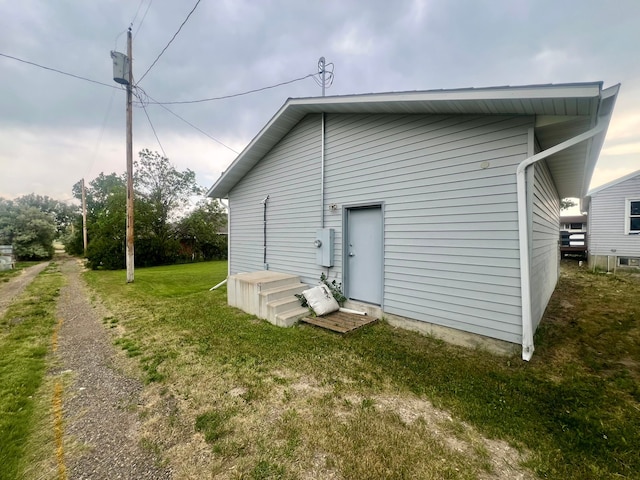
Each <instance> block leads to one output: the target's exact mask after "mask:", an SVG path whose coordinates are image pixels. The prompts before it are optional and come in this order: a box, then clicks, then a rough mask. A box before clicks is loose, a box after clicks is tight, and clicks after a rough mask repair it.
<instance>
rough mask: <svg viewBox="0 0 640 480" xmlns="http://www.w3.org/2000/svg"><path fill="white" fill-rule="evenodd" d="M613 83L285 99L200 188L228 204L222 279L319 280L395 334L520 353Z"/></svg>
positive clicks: (529, 348)
mask: <svg viewBox="0 0 640 480" xmlns="http://www.w3.org/2000/svg"><path fill="white" fill-rule="evenodd" d="M618 88H619V86H615V87H612V88H609V89H606V90H603V89H602V84H601V83H599V82H598V83H583V84H564V85H543V86H525V87H496V88H482V89H462V90H436V91H424V92H405V93H385V94H368V95H349V96H336V97H321V98H303V99H289V100H288V101H287V102H286V103H285V104H284V105H283V107H282V108H281V109H280V110H279V111H278V112H277V113H276V114H275V116H274V117H273V118H272V119H271V120H270V121H269V122H268V123H267V125H266V126H265V127H264V128H263V129H262V131H261V132H260V133H259V134H258V135H257V136H256V137H255V138H254V139H253V141H252V142H251V143H250V144H249V145H248V146H247V147H246V149H245V150H244V151H243V152H242V153H241V154H240V155H239V156H238V157H237V158H236V160H235V161H234V162H233V163H232V164H231V166H230V167H229V168H228V169H227V171H226V172H224V173H223V174H222V175H221V177H220V179H219V180H218V181H217V182H216V183H215V185H214V186H213V187H212V188H211V189H210V191H209V192H208V195H209V196H210V197H214V198H228V200H229V207H230V216H229V236H230V237H229V274H230V275H234V274H237V273H240V272H254V271H259V270H264V269H269V270H272V271H277V272H282V273H288V274H294V275H298V276H299V277H300V278H301V280H302V281H303V282H305V283H308V284H315V283H317V282H318V279H319V277H320V275H321V274H322V273H324V274H326V275H327V276H328V277H329V279H330V280H332V279H336V280H337V281H339V282H341V283H342V284H343V289H344V293H345V294H346V296H347V297H348V298H349V299H351V300H353V301H357V302H360V303H361V304H369V305H374V306H377V307H379V308H380V310H381V311H382V312H383V313H384V314H385V315H386V316H387V317H388V318H391V319H405V320H406V321H407V322H408V323H407V325H408V326H409V328H412V327H411V325H414V326H415V325H421V324H424V325H434V326H437V327H438V328H439V327H444V328H445V329H446V328H450V329H455V330H458V331H463V332H468V333H470V334H476V335H481V336H484V337H489V338H491V339H497V340H500V341H504V342H509V343H513V344H519V345H521V346H522V355H523V358H525V359H529V358H530V357H531V355H532V353H533V349H534V346H533V333H534V332H535V329H536V328H537V325H538V323H539V321H540V319H541V317H542V315H543V313H544V310H545V308H546V305H547V303H548V301H549V298H550V296H551V294H552V292H553V290H554V288H555V285H556V282H557V278H558V271H559V264H558V257H559V252H558V228H559V214H560V209H559V201H560V199H561V198H566V197H583V196H584V195H585V193H586V191H587V187H588V185H589V182H590V180H591V175H592V172H593V169H594V166H595V163H596V161H597V158H598V154H599V151H600V148H601V146H602V143H603V141H604V137H605V134H606V129H607V127H608V124H609V120H610V117H611V114H612V111H613V106H614V104H615V99H616V96H617V92H618ZM316 240H320V241H319V242H316ZM318 243H320V245H318ZM319 251H322V252H321V253H320V252H319ZM417 329H419V328H417Z"/></svg>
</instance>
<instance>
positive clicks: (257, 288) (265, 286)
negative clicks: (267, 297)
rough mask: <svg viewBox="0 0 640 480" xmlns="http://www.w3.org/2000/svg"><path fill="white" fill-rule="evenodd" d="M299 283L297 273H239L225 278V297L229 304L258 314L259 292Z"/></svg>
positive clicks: (265, 271)
mask: <svg viewBox="0 0 640 480" xmlns="http://www.w3.org/2000/svg"><path fill="white" fill-rule="evenodd" d="M299 284H300V277H298V276H297V275H290V274H286V273H278V272H272V271H269V270H264V271H259V272H250V273H239V274H236V275H231V276H230V277H229V279H228V280H227V299H228V303H229V305H231V306H233V307H238V308H240V309H242V310H244V311H245V312H248V313H252V314H253V315H258V316H260V298H261V297H260V292H262V291H266V290H273V289H276V288H280V287H284V286H286V285H299ZM294 298H295V297H294Z"/></svg>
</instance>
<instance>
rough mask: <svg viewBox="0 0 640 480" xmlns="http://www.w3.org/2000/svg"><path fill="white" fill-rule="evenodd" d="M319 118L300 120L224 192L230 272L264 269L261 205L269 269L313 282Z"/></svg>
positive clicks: (316, 271) (317, 219) (316, 273)
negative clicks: (227, 206) (226, 196)
mask: <svg viewBox="0 0 640 480" xmlns="http://www.w3.org/2000/svg"><path fill="white" fill-rule="evenodd" d="M320 153H321V131H320V115H315V116H308V117H305V118H304V119H303V120H302V121H300V123H298V125H296V126H295V127H294V128H293V129H292V130H291V131H290V132H289V133H288V134H287V135H286V136H285V137H284V138H283V139H282V140H281V141H280V142H279V143H278V144H277V145H276V146H275V147H274V148H273V149H272V150H271V151H270V152H269V153H268V154H267V155H266V156H265V157H264V158H263V159H262V160H261V161H260V162H259V163H258V164H257V165H256V166H255V167H254V168H253V169H252V170H251V171H250V172H249V173H248V174H247V175H246V176H245V177H244V178H243V179H242V180H241V181H240V182H239V183H238V184H237V185H236V186H235V188H234V189H233V190H232V191H231V192H230V193H229V202H230V205H231V208H232V215H231V224H230V239H229V241H230V259H229V262H230V273H231V274H232V275H233V274H235V273H240V272H252V271H257V270H263V269H264V264H263V218H264V216H263V215H264V211H263V208H264V207H263V205H262V204H261V202H262V200H263V199H264V198H265V197H266V196H267V195H269V200H268V202H267V263H268V265H269V269H270V270H274V271H278V272H283V273H292V274H296V275H300V276H301V277H302V279H303V281H306V282H309V283H312V282H313V283H315V282H317V281H318V279H319V277H320V273H321V271H322V270H321V268H320V267H317V266H316V258H315V255H316V252H315V249H314V248H313V240H314V239H315V232H316V229H317V228H318V227H319V224H320Z"/></svg>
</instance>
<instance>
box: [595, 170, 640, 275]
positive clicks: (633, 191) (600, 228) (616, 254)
mask: <svg viewBox="0 0 640 480" xmlns="http://www.w3.org/2000/svg"><path fill="white" fill-rule="evenodd" d="M582 206H583V209H585V210H586V211H587V212H588V216H589V226H588V235H587V237H588V241H589V263H590V265H591V266H592V267H600V268H603V269H606V270H607V271H610V270H615V269H616V268H618V267H623V268H624V267H640V170H638V171H636V172H633V173H630V174H629V175H625V176H624V177H621V178H618V179H617V180H613V181H612V182H609V183H607V184H605V185H602V186H600V187H597V188H594V189H593V190H591V191H590V192H589V193H588V196H587V197H586V198H585V199H584V200H583V205H582Z"/></svg>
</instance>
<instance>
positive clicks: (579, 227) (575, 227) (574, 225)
mask: <svg viewBox="0 0 640 480" xmlns="http://www.w3.org/2000/svg"><path fill="white" fill-rule="evenodd" d="M570 228H571V230H582V224H581V223H572V224H571V226H570Z"/></svg>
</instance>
